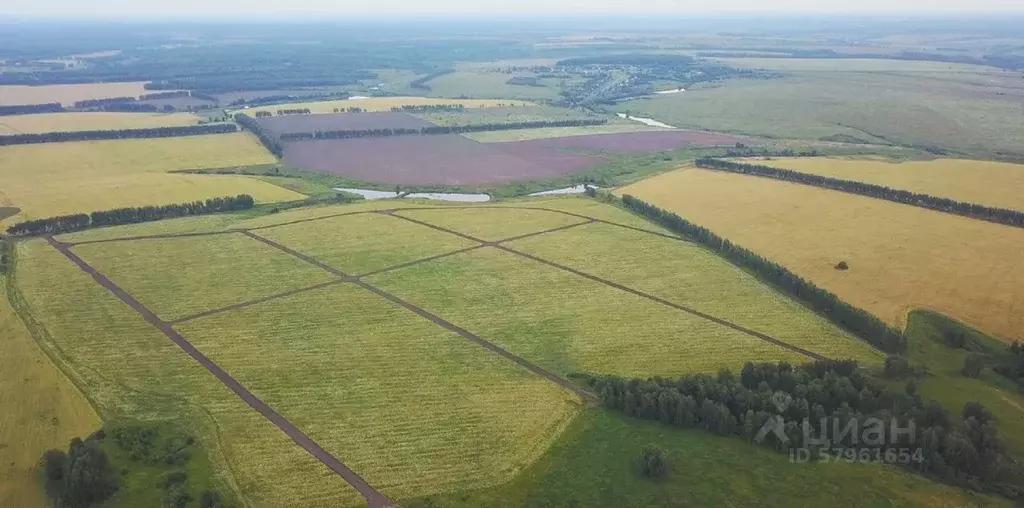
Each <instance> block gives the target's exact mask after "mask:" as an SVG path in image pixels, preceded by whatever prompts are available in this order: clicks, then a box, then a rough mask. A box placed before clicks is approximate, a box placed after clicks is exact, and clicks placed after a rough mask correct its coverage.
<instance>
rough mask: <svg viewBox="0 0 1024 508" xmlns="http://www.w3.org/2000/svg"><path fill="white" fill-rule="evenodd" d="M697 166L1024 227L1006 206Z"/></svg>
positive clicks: (731, 166) (705, 163)
mask: <svg viewBox="0 0 1024 508" xmlns="http://www.w3.org/2000/svg"><path fill="white" fill-rule="evenodd" d="M696 165H697V167H701V168H706V169H715V170H719V171H729V172H731V173H740V174H745V175H756V176H764V177H768V178H775V179H778V180H785V181H787V182H796V183H802V184H805V185H813V186H816V187H823V188H826V189H831V190H837V191H841V192H848V193H850V194H860V195H862V196H868V197H872V198H878V199H885V200H888V201H893V202H896V203H903V204H906V205H912V206H918V207H921V208H928V209H930V210H936V211H939V212H945V213H951V214H955V215H962V216H964V217H971V218H973V219H981V220H984V221H989V222H996V223H999V224H1005V225H1007V226H1014V227H1024V213H1021V212H1018V211H1016V210H1009V209H1006V208H992V207H988V206H983V205H979V204H976V203H967V202H963V201H955V200H952V199H948V198H940V197H937V196H932V195H929V194H920V193H917V192H910V191H905V190H899V189H892V188H889V187H884V186H881V185H874V184H870V183H864V182H856V181H853V180H841V179H838V178H830V177H827V176H820V175H812V174H808V173H801V172H798V171H793V170H791V169H779V168H773V167H771V166H765V165H763V164H744V163H739V162H732V161H727V160H722V159H715V158H713V157H701V158H698V159H697V161H696Z"/></svg>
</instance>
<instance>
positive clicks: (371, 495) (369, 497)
mask: <svg viewBox="0 0 1024 508" xmlns="http://www.w3.org/2000/svg"><path fill="white" fill-rule="evenodd" d="M473 208H475V209H479V208H481V207H470V206H451V207H449V206H440V207H409V208H391V209H380V210H364V211H357V212H342V213H336V214H329V215H325V216H321V217H314V218H308V219H298V220H294V221H288V222H283V223H280V224H274V225H270V226H260V227H255V228H250V229H244V228H234V229H222V230H216V231H208V232H192V233H168V234H158V235H137V236H128V237H122V238H111V239H101V240H92V241H89V240H87V241H82V242H62V241H59V240H57V239H55V238H54V237H53V236H47V237H46V240H47V241H48V242H49V244H50V245H51V246H52V247H53V248H55V249H56V250H57V251H58V252H60V253H61V254H63V255H64V256H65V257H67V258H68V259H69V260H71V261H72V262H73V263H75V264H76V265H77V266H78V267H79V268H80V269H81V270H82V271H83V272H85V273H87V274H88V275H90V276H91V277H92V278H93V279H94V280H95V282H96V283H98V284H99V285H100V286H101V287H103V288H105V289H106V290H108V291H109V292H111V293H112V294H114V295H115V296H116V297H117V298H118V299H120V300H121V301H122V302H123V303H125V304H126V305H128V306H129V307H131V308H132V309H133V310H135V311H136V312H137V313H138V314H139V315H140V316H141V317H142V318H143V319H144V320H145V321H146V322H148V323H149V324H150V325H152V326H154V327H155V328H157V329H159V330H160V331H161V332H163V333H164V335H165V336H166V337H167V338H168V339H170V340H171V341H172V342H174V343H175V344H176V345H177V346H178V347H179V348H181V349H182V350H183V351H184V352H185V353H186V354H188V355H189V356H190V357H191V358H192V359H193V360H195V361H196V362H198V363H199V364H200V365H202V366H203V367H204V368H206V369H207V371H209V372H210V373H211V374H213V375H214V376H215V377H216V378H217V379H218V380H219V381H220V382H221V383H222V384H224V385H225V386H226V387H228V388H229V389H231V390H232V391H233V392H234V393H235V394H236V395H237V396H238V397H239V398H241V399H242V400H243V401H245V402H246V403H247V404H248V405H249V406H250V407H252V408H253V409H254V410H256V411H257V412H258V413H260V414H261V415H262V416H263V417H264V418H266V419H267V420H269V421H270V422H271V423H273V424H274V425H275V426H277V427H278V428H279V429H280V430H281V431H282V432H284V433H285V434H286V435H288V436H289V437H290V438H291V439H292V440H293V441H294V442H295V443H296V444H298V445H299V446H301V447H302V448H303V449H304V450H306V451H307V452H308V453H309V454H310V455H312V456H313V457H314V458H316V459H318V460H319V461H320V462H321V463H323V464H324V465H326V466H328V467H329V468H330V469H331V470H333V471H334V472H335V473H336V474H337V475H339V476H340V477H342V478H343V479H344V480H345V481H346V482H348V483H349V484H350V485H351V486H352V487H353V488H355V489H356V490H357V491H358V492H359V493H360V494H362V495H363V497H364V498H365V499H366V501H367V503H368V506H369V507H371V508H378V507H380V508H383V507H390V506H393V505H392V503H391V501H390V500H389V499H387V498H386V497H385V496H384V495H383V494H382V493H380V492H379V491H377V490H375V489H374V488H373V487H372V486H370V485H369V484H368V483H367V482H366V481H365V480H364V479H362V478H361V477H360V476H359V475H358V474H357V473H355V472H354V471H352V470H351V469H349V468H348V466H346V465H345V464H344V463H342V462H341V461H340V460H339V459H337V458H336V457H334V456H333V455H331V454H330V453H329V452H327V451H326V450H324V449H323V448H322V447H320V445H319V444H317V443H316V442H315V441H313V440H312V439H311V438H310V437H308V436H306V435H305V434H304V433H303V432H302V431H301V430H300V429H298V428H297V427H296V426H294V425H293V424H292V423H291V422H289V421H288V420H287V419H285V418H284V417H283V416H281V415H280V414H278V413H277V412H276V411H275V410H274V409H273V408H271V407H270V406H269V405H267V404H266V403H265V402H263V401H262V400H260V399H259V398H257V397H256V396H255V395H254V394H252V393H251V392H249V391H248V389H246V388H245V387H244V386H243V385H242V384H241V383H239V382H238V381H236V380H235V379H234V378H232V377H231V376H230V374H228V373H227V372H226V371H224V370H223V369H222V368H221V367H219V366H218V365H217V364H215V363H214V362H213V361H212V360H210V359H209V358H208V357H207V356H205V355H204V354H203V353H202V352H200V351H199V350H198V349H197V348H196V347H195V346H193V345H192V344H191V343H190V342H189V341H188V340H187V339H186V338H185V337H183V336H182V335H180V334H179V333H178V332H177V331H175V330H174V328H173V326H174V325H176V324H180V323H184V322H188V321H192V320H195V319H199V318H202V317H207V316H212V315H215V314H219V313H222V312H227V311H231V310H236V309H241V308H245V307H249V306H252V305H256V304H260V303H264V302H269V301H272V300H277V299H280V298H286V297H289V296H293V295H297V294H301V293H305V292H308V291H313V290H316V289H321V288H325V287H329V286H334V285H338V284H344V283H351V284H353V285H356V286H358V287H360V288H362V289H364V290H366V291H368V292H370V293H373V294H375V295H376V296H378V297H380V298H383V299H385V300H388V301H389V302H391V303H393V304H395V305H398V306H400V307H402V308H404V309H406V310H408V311H410V312H412V313H414V314H416V315H418V316H420V317H422V318H424V319H427V320H428V321H430V322H432V323H433V324H435V325H437V326H440V327H442V328H445V329H446V330H448V331H451V332H453V333H455V334H457V335H459V336H461V337H463V338H464V339H466V340H468V341H470V342H472V343H474V344H476V345H478V346H480V347H483V348H484V349H486V350H488V351H490V352H492V353H494V354H497V355H499V356H501V357H503V358H505V359H506V360H509V361H511V362H513V363H515V364H517V365H519V366H520V367H522V368H524V369H526V370H528V371H530V372H531V373H532V374H534V375H537V376H538V377H541V378H543V379H546V380H547V381H550V382H552V383H553V384H555V385H557V386H559V387H560V388H562V389H565V390H567V391H570V392H572V393H574V394H576V395H577V396H579V397H580V398H581V399H582V400H584V401H586V402H589V403H596V402H597V396H596V395H595V394H593V393H591V392H589V391H587V390H585V389H583V388H581V387H578V386H576V385H574V384H573V383H571V382H570V381H568V380H567V379H564V378H562V377H561V376H559V375H556V374H554V373H552V372H549V371H547V370H546V369H544V368H543V367H540V366H538V365H536V364H534V363H532V362H530V361H529V360H527V359H525V358H522V357H520V356H517V355H515V354H513V353H511V352H510V351H508V350H506V349H504V348H502V347H500V346H498V345H496V344H495V343H493V342H490V341H488V340H486V339H484V338H482V337H480V336H479V335H477V334H475V333H473V332H471V331H469V330H466V329H464V328H462V327H460V326H458V325H456V324H455V323H452V322H450V321H447V320H445V319H444V318H442V317H440V316H438V315H436V314H433V313H431V312H430V311H427V310H426V309H424V308H422V307H419V306H417V305H415V304H413V303H411V302H408V301H406V300H404V299H402V298H400V297H399V296H396V295H394V294H392V293H390V292H387V291H385V290H383V289H381V288H378V287H376V286H374V285H372V284H370V283H368V282H367V281H365V280H364V277H367V276H370V275H376V274H379V273H384V272H390V271H394V270H399V269H402V268H407V267H410V266H414V265H418V264H422V263H426V262H430V261H434V260H437V259H442V258H446V257H450V256H454V255H458V254H462V253H466V252H471V251H475V250H478V249H483V248H488V247H491V248H494V249H498V250H500V251H503V252H506V253H509V254H512V255H515V256H519V257H522V258H524V259H528V260H531V261H533V262H537V263H541V264H543V265H546V266H550V267H553V268H556V269H558V270H562V271H565V272H567V273H570V274H573V275H575V276H578V277H583V278H585V279H588V280H590V281H593V282H597V283H600V284H603V285H606V286H609V287H611V288H614V289H616V290H619V291H622V292H626V293H629V294H632V295H634V296H638V297H640V298H643V299H646V300H648V301H651V302H654V303H657V304H660V305H663V306H666V307H669V308H672V309H675V310H678V311H682V312H685V313H688V314H690V315H693V316H696V317H698V318H701V319H704V320H707V321H710V322H713V323H715V324H717V325H720V326H724V327H727V328H730V329H732V330H735V331H738V332H740V333H743V334H745V335H748V336H750V337H754V338H757V339H760V340H762V341H765V342H767V343H770V344H772V345H774V346H777V347H781V348H783V349H786V350H788V351H791V352H794V353H797V354H800V355H802V356H805V357H807V358H809V359H811V360H827V359H828V358H827V357H825V356H823V355H820V354H817V353H814V352H812V351H809V350H807V349H804V348H801V347H799V346H795V345H792V344H789V343H786V342H784V341H782V340H779V339H777V338H775V337H772V336H769V335H767V334H764V333H761V332H758V331H756V330H752V329H749V328H746V327H743V326H740V325H738V324H736V323H732V322H730V321H728V320H725V319H722V318H719V317H716V316H713V315H710V314H707V313H703V312H700V311H698V310H696V309H693V308H690V307H687V306H684V305H680V304H676V303H674V302H671V301H669V300H666V299H663V298H660V297H657V296H654V295H651V294H648V293H645V292H643V291H640V290H637V289H634V288H631V287H628V286H625V285H623V284H619V283H616V282H614V281H611V280H608V279H604V278H601V277H598V276H595V275H592V274H589V273H586V272H583V271H580V270H576V269H574V268H571V267H568V266H565V265H562V264H559V263H556V262H553V261H549V260H547V259H543V258H540V257H537V256H534V255H531V254H529V253H526V252H522V251H519V250H517V249H514V248H512V247H509V246H506V245H504V244H505V243H506V242H511V241H514V240H521V239H525V238H530V237H535V236H540V235H545V234H549V233H556V232H558V231H564V230H567V229H571V228H575V227H578V226H584V225H588V224H595V223H602V224H608V225H611V226H617V227H621V228H625V229H629V230H632V231H637V232H641V233H646V234H649V235H654V236H657V237H661V238H666V239H671V240H676V241H684V242H689V240H686V239H685V238H682V237H679V236H675V235H671V234H665V233H659V232H655V231H647V230H644V229H641V228H637V227H634V226H628V225H624V224H619V223H616V222H613V221H607V220H603V219H598V218H595V217H589V216H587V215H583V214H579V213H573V212H566V211H562V210H555V209H551V208H544V207H528V206H522V207H494V208H500V209H508V210H517V209H520V210H540V211H547V212H552V213H559V214H563V215H568V216H572V217H576V218H578V219H580V221H579V222H574V223H572V224H567V225H562V226H559V227H554V228H550V229H546V230H541V231H534V232H530V233H525V234H519V235H515V236H512V237H508V238H504V239H501V240H495V241H487V240H482V239H480V238H477V237H475V236H472V235H469V234H466V233H461V232H459V231H455V230H452V229H449V228H446V227H442V226H438V225H435V224H431V223H428V222H424V221H421V220H418V219H414V218H411V217H406V216H403V215H401V213H400V212H402V211H405V210H410V211H411V210H451V211H456V210H463V209H473ZM359 214H378V215H384V216H391V217H394V218H395V219H399V220H404V221H408V222H411V223H414V224H417V225H419V226H422V227H427V228H430V229H433V230H436V231H441V232H444V233H446V234H451V235H455V236H458V237H460V238H463V239H466V240H469V241H472V242H474V243H475V245H472V246H469V247H464V248H461V249H456V250H453V251H449V252H445V253H441V254H437V255H433V256H428V257H425V258H421V259H416V260H412V261H408V262H404V263H399V264H396V265H393V266H389V267H385V268H381V269H378V270H374V271H371V272H368V273H363V274H349V273H346V272H344V271H342V270H339V269H337V268H334V267H332V266H329V265H327V264H325V263H324V262H322V261H319V260H317V259H315V258H313V257H311V256H309V255H306V254H303V253H301V252H299V251H297V250H295V249H292V248H290V247H288V246H285V245H282V244H280V243H278V242H276V241H274V240H271V239H268V238H265V237H262V236H260V235H259V234H257V232H258V231H259V230H263V229H268V228H272V227H280V226H287V225H292V224H301V223H306V222H311V221H317V220H324V219H331V218H336V217H343V216H350V215H359ZM224 234H242V235H245V236H248V237H250V238H252V239H254V240H257V241H259V242H261V243H264V244H266V245H268V246H271V247H274V248H275V249H277V250H280V251H282V252H284V253H286V254H289V255H290V256H292V257H295V258H297V259H299V260H301V261H303V262H305V263H307V264H310V265H313V266H315V267H317V268H320V269H321V270H324V271H326V272H328V273H330V274H332V275H334V276H335V277H336V278H335V279H334V280H330V281H327V282H321V283H318V284H314V285H311V286H307V287H302V288H298V289H292V290H289V291H284V292H279V293H276V294H273V295H268V296H264V297H261V298H257V299H253V300H249V301H244V302H239V303H235V304H232V305H228V306H225V307H221V308H217V309H211V310H206V311H203V312H200V313H196V314H193V315H189V316H185V317H182V318H179V319H176V320H173V321H165V320H163V319H161V318H160V317H158V316H157V315H156V314H154V313H153V312H152V311H150V310H149V309H148V308H147V307H145V306H144V305H143V304H142V303H141V302H139V301H138V300H136V299H135V298H134V297H132V296H131V295H130V294H129V293H128V292H127V291H125V290H124V289H122V288H121V287H119V286H117V285H116V284H115V283H114V282H112V281H111V280H110V279H108V278H107V277H106V276H105V275H103V274H102V273H100V272H99V271H97V270H96V269H95V268H94V267H92V266H91V265H89V264H88V263H87V262H86V261H85V260H83V259H82V258H80V257H79V256H78V255H76V254H75V253H74V252H72V248H73V247H74V246H75V245H82V244H92V243H109V242H119V241H132V240H145V239H155V238H195V237H203V236H213V235H224Z"/></svg>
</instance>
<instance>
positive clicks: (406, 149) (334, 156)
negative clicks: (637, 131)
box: [284, 115, 602, 185]
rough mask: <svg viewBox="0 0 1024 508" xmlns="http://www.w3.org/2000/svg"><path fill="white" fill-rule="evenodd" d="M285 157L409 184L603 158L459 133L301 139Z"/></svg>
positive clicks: (547, 169) (578, 166) (461, 180)
mask: <svg viewBox="0 0 1024 508" xmlns="http://www.w3.org/2000/svg"><path fill="white" fill-rule="evenodd" d="M312 116H316V115H312ZM284 160H285V162H286V163H288V164H289V165H292V166H295V167H299V168H305V169H310V170H313V171H321V172H324V173H333V174H336V175H343V176H346V177H349V178H354V179H358V180H366V181H371V182H384V183H394V184H403V185H426V184H440V185H476V184H484V183H492V182H509V181H514V180H531V179H537V178H550V177H555V176H560V175H564V174H568V173H573V172H576V171H580V170H582V169H586V168H588V167H590V166H592V165H594V164H597V163H599V162H601V161H602V159H601V158H600V157H594V156H589V155H576V154H570V153H560V152H557V151H555V150H549V149H546V148H538V147H524V148H518V147H512V148H510V149H508V150H505V149H500V148H496V147H494V144H493V143H492V144H485V143H477V142H476V141H472V140H469V139H466V138H464V137H462V136H458V135H447V136H397V137H383V138H362V139H337V140H320V141H295V142H290V143H286V144H285V148H284Z"/></svg>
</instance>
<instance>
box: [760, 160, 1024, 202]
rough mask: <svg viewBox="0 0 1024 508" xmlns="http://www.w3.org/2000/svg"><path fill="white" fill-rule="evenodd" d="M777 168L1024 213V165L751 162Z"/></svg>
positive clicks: (953, 161)
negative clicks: (1022, 211)
mask: <svg viewBox="0 0 1024 508" xmlns="http://www.w3.org/2000/svg"><path fill="white" fill-rule="evenodd" d="M749 162H752V163H756V164H764V165H766V166H771V167H774V168H785V169H792V170H794V171H800V172H802V173H813V174H816V175H823V176H830V177H833V178H842V179H844V180H855V181H859V182H866V183H873V184H875V185H884V186H886V187H892V188H894V189H902V190H908V191H912V192H920V193H923V194H931V195H933V196H939V197H944V198H949V199H955V200H957V201H966V202H969V203H977V204H979V205H985V206H993V207H997V208H1010V209H1013V210H1024V193H1021V191H1020V190H1021V189H1024V165H1021V164H1011V163H1008V162H993V161H979V160H966V159H937V160H932V161H907V162H890V161H887V160H885V159H874V158H836V157H810V158H791V159H785V158H783V159H772V160H749Z"/></svg>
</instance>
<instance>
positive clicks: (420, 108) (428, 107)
mask: <svg viewBox="0 0 1024 508" xmlns="http://www.w3.org/2000/svg"><path fill="white" fill-rule="evenodd" d="M465 109H466V106H464V105H462V104H417V105H410V104H405V105H402V106H393V107H392V108H391V111H392V112H394V113H423V112H428V111H463V110H465Z"/></svg>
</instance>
